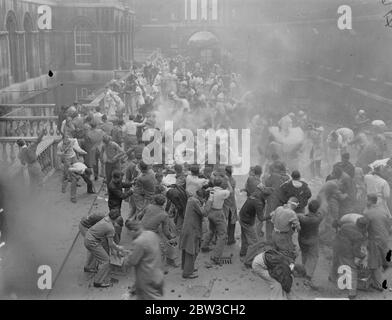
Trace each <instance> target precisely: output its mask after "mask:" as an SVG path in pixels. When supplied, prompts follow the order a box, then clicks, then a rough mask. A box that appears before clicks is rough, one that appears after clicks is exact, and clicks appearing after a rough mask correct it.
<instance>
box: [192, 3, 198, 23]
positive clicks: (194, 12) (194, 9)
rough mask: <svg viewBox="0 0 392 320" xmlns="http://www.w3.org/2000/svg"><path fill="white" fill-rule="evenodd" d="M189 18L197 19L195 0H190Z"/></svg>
mask: <svg viewBox="0 0 392 320" xmlns="http://www.w3.org/2000/svg"><path fill="white" fill-rule="evenodd" d="M191 20H197V0H191Z"/></svg>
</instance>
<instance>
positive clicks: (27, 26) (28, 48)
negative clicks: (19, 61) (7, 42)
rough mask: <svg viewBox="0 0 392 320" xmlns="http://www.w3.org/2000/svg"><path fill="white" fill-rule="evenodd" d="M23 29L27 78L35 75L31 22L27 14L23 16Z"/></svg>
mask: <svg viewBox="0 0 392 320" xmlns="http://www.w3.org/2000/svg"><path fill="white" fill-rule="evenodd" d="M23 26H24V30H25V32H26V33H25V54H26V71H27V72H28V74H29V78H33V77H34V76H35V72H34V71H35V70H34V47H33V41H34V40H33V33H32V31H33V22H32V21H31V17H30V16H29V15H26V16H25V19H24V23H23Z"/></svg>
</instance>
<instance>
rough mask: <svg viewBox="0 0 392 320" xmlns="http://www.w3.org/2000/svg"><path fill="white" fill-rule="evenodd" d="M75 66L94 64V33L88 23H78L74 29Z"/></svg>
mask: <svg viewBox="0 0 392 320" xmlns="http://www.w3.org/2000/svg"><path fill="white" fill-rule="evenodd" d="M74 44H75V64H76V65H87V66H89V65H91V63H92V33H91V28H90V25H89V24H88V23H86V22H81V23H78V24H77V25H76V26H75V29H74Z"/></svg>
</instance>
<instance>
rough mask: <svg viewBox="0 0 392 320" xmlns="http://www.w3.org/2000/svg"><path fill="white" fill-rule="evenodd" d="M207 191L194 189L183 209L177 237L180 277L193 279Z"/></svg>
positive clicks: (204, 216) (205, 208) (195, 275)
mask: <svg viewBox="0 0 392 320" xmlns="http://www.w3.org/2000/svg"><path fill="white" fill-rule="evenodd" d="M207 197H208V192H206V191H205V190H204V189H200V190H198V191H196V195H195V196H192V197H190V198H189V199H188V202H187V204H186V209H185V217H184V225H183V230H182V232H181V235H180V239H179V248H180V250H181V251H182V263H181V265H182V270H183V272H182V277H183V278H184V279H194V278H197V277H198V275H197V274H195V272H196V269H195V261H196V258H197V255H198V254H199V252H200V246H201V239H202V234H203V230H202V229H203V228H202V225H203V219H204V218H206V217H207V215H208V210H207V208H208V206H207V207H206V205H204V203H205V201H206V199H207Z"/></svg>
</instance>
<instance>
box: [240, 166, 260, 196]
mask: <svg viewBox="0 0 392 320" xmlns="http://www.w3.org/2000/svg"><path fill="white" fill-rule="evenodd" d="M262 173H263V170H262V168H261V167H260V166H255V167H254V168H253V173H252V174H249V177H248V179H247V180H246V183H245V188H244V190H245V191H246V195H247V196H248V197H249V196H250V195H251V194H252V193H253V192H254V191H256V188H257V186H258V185H259V184H260V182H261V180H260V179H261V174H262Z"/></svg>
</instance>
